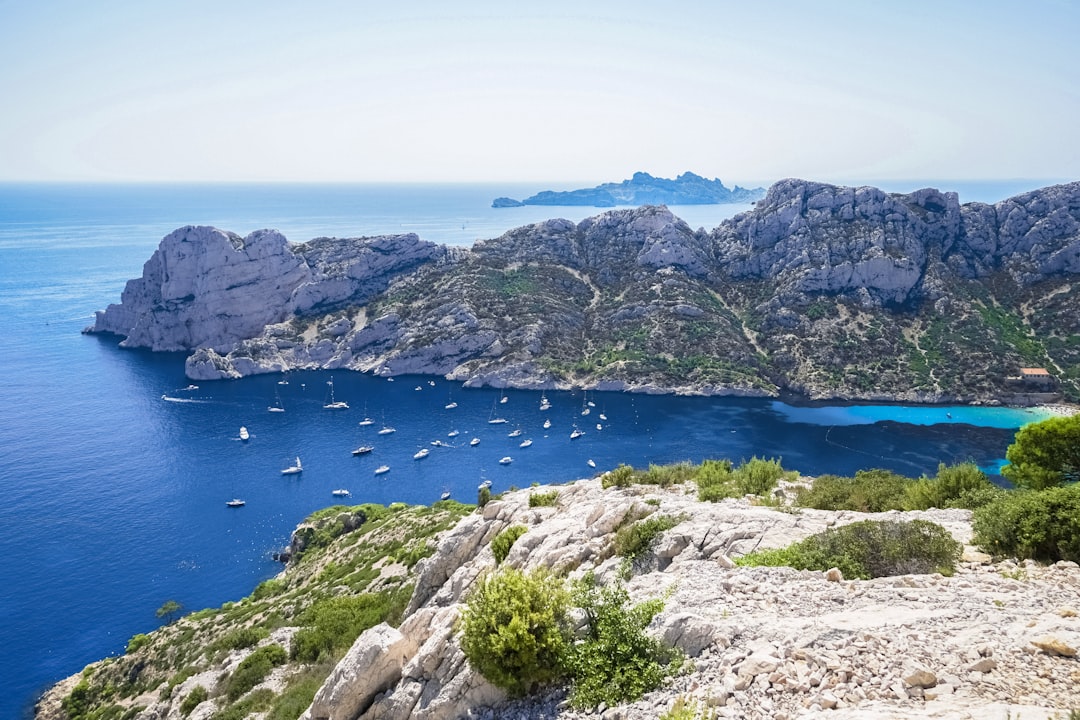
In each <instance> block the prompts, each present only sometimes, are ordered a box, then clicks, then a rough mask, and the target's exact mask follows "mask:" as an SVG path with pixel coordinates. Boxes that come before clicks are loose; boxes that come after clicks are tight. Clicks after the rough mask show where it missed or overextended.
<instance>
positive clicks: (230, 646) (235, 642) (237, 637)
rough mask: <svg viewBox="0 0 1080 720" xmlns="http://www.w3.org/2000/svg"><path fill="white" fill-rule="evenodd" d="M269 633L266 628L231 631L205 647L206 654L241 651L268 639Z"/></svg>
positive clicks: (244, 628) (246, 628)
mask: <svg viewBox="0 0 1080 720" xmlns="http://www.w3.org/2000/svg"><path fill="white" fill-rule="evenodd" d="M269 635H270V632H269V631H268V630H267V629H266V628H257V627H242V628H237V629H236V630H232V631H230V632H228V633H226V634H225V635H223V636H221V638H219V639H218V640H216V641H214V642H213V643H212V644H210V645H209V646H208V647H207V653H208V654H213V653H214V652H217V651H218V650H242V649H244V648H249V647H254V646H255V645H258V644H259V641H260V640H262V639H264V638H266V637H268V636H269Z"/></svg>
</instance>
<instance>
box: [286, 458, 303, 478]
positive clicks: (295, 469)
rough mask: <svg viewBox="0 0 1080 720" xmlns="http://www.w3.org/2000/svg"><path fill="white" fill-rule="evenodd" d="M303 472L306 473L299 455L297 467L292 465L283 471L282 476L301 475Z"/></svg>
mask: <svg viewBox="0 0 1080 720" xmlns="http://www.w3.org/2000/svg"><path fill="white" fill-rule="evenodd" d="M302 472H304V466H303V465H301V464H300V456H299V455H297V456H296V464H295V465H290V466H289V467H287V468H285V469H284V470H282V471H281V474H282V475H299V474H300V473H302Z"/></svg>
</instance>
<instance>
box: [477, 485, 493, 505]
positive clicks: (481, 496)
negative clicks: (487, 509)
mask: <svg viewBox="0 0 1080 720" xmlns="http://www.w3.org/2000/svg"><path fill="white" fill-rule="evenodd" d="M489 502H491V488H489V487H488V486H487V485H484V486H483V487H482V488H480V489H479V490H478V491H477V493H476V507H477V508H482V507H484V506H485V505H487V504H488V503H489Z"/></svg>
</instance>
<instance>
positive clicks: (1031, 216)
mask: <svg viewBox="0 0 1080 720" xmlns="http://www.w3.org/2000/svg"><path fill="white" fill-rule="evenodd" d="M256 235H258V234H256ZM262 238H263V236H262V235H260V237H259V238H245V239H243V240H240V239H239V238H236V237H235V236H230V235H227V234H226V233H222V232H220V231H216V230H213V229H210V228H195V229H191V228H187V229H183V230H179V231H177V232H176V233H173V234H172V235H170V236H169V237H167V238H166V239H165V240H163V241H162V247H161V248H160V249H159V250H158V252H157V253H155V256H154V258H151V261H150V262H148V263H147V266H146V268H145V269H144V275H143V278H141V279H139V280H133V281H131V282H130V283H129V284H128V288H127V289H126V290H125V292H124V296H123V300H122V302H121V304H120V305H118V306H117V305H114V306H110V308H109V309H108V310H107V311H106V312H105V313H103V314H99V317H98V321H97V323H96V325H95V328H94V329H95V330H99V331H108V332H114V333H117V334H120V335H126V336H127V339H126V340H125V344H127V345H140V346H147V347H153V348H155V349H187V350H195V351H196V352H195V353H194V354H193V355H192V357H191V358H190V359H189V362H188V368H187V371H188V374H189V376H191V377H192V378H197V379H213V378H221V377H239V376H242V375H247V374H251V373H256V372H271V371H277V370H284V369H290V368H318V367H322V368H350V369H356V370H364V371H375V372H378V373H382V374H390V375H393V374H401V373H437V374H442V375H447V376H449V377H452V378H456V379H460V380H462V381H465V382H467V383H471V384H480V383H488V384H492V385H496V386H499V385H515V386H520V387H553V386H566V385H572V384H578V385H584V386H588V387H597V388H604V389H629V390H642V391H678V392H691V393H736V394H767V395H775V394H779V393H782V392H794V393H800V394H804V395H807V396H809V397H814V398H842V399H885V400H906V401H947V400H951V401H979V400H983V401H988V400H992V399H995V398H999V397H1001V396H1002V394H1003V393H1004V392H1005V391H1006V386H1005V378H1006V377H1007V376H1010V375H1015V374H1016V371H1017V368H1019V367H1021V366H1037V367H1047V368H1048V369H1049V370H1050V371H1051V373H1052V374H1053V375H1055V376H1056V377H1058V378H1059V379H1060V380H1061V381H1062V383H1063V389H1064V390H1065V391H1066V392H1067V393H1072V394H1080V388H1077V387H1076V384H1075V383H1076V380H1077V378H1080V320H1078V316H1077V314H1076V313H1075V312H1072V311H1071V310H1070V308H1071V307H1076V303H1077V302H1080V289H1078V288H1077V286H1076V284H1075V283H1074V282H1073V281H1074V279H1075V277H1076V275H1077V273H1078V272H1080V183H1072V184H1068V185H1059V186H1054V187H1049V188H1044V189H1042V190H1039V191H1034V192H1030V193H1026V194H1024V195H1020V196H1017V197H1015V198H1011V199H1009V200H1005V201H1002V202H1000V203H997V204H995V205H985V204H979V203H972V204H968V205H961V204H960V203H959V199H958V198H957V196H956V195H955V193H942V192H939V191H937V190H932V189H926V190H919V191H917V192H914V193H910V194H907V195H899V194H888V193H885V192H883V191H881V190H878V189H876V188H870V187H861V188H846V187H837V186H833V185H826V184H822V183H813V182H806V181H802V180H784V181H781V182H779V183H776V184H775V185H774V186H773V187H772V188H770V190H769V192H768V194H767V196H766V197H765V199H764V200H762V201H761V202H759V203H758V205H757V206H756V207H755V208H754V210H753V211H751V212H747V213H743V214H741V215H738V216H736V217H734V218H732V219H731V220H728V221H726V222H724V223H722V224H721V225H720V226H719V227H717V228H715V229H714V230H712V231H711V232H704V231H694V230H692V229H691V228H689V227H688V226H687V225H686V224H685V223H683V222H682V221H681V220H679V219H678V218H676V217H675V216H674V215H672V214H671V213H670V212H669V211H668V210H667V209H666V208H663V207H654V206H646V207H642V208H637V209H633V210H617V211H610V212H607V213H604V214H601V215H598V216H596V217H593V218H589V219H586V220H584V221H582V222H581V223H577V224H575V223H571V222H569V221H566V220H548V221H546V222H542V223H537V224H535V225H530V226H526V227H522V228H518V229H516V230H512V231H510V232H507V233H506V234H504V235H503V236H501V237H499V238H494V239H491V240H485V241H480V242H478V243H477V244H476V245H475V246H474V247H473V248H472V249H471V250H462V249H453V250H452V249H446V248H440V247H436V246H434V245H431V244H429V243H423V242H421V241H420V240H419V239H417V238H416V237H415V236H398V237H391V238H375V239H367V240H331V239H325V238H324V239H320V240H315V241H312V242H310V243H307V244H304V245H300V246H296V247H295V248H290V247H289V246H288V245H287V244H286V243H285V242H284V239H283V238H281V237H280V235H277V234H276V233H271V232H269V231H266V232H265V239H262ZM271 239H272V242H271ZM256 240H260V242H261V243H262V244H260V242H256ZM249 245H250V246H251V247H250V248H249ZM257 248H259V251H258V252H256V249H257ZM256 278H257V279H256Z"/></svg>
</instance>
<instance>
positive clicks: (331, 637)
mask: <svg viewBox="0 0 1080 720" xmlns="http://www.w3.org/2000/svg"><path fill="white" fill-rule="evenodd" d="M394 605H395V601H394V595H393V593H391V592H381V593H365V594H363V595H351V596H340V597H331V598H324V599H322V600H319V601H318V602H316V603H315V604H313V605H312V606H311V607H310V608H308V609H307V610H305V611H304V613H303V614H302V615H301V618H300V621H301V623H303V625H304V627H302V628H300V629H299V630H297V631H296V635H294V636H293V644H292V658H293V659H294V660H299V661H300V662H316V661H318V660H320V659H323V660H325V659H328V658H334V656H335V654H336V653H338V652H339V651H343V650H345V649H347V648H348V647H349V646H351V645H352V644H353V641H354V640H356V638H357V637H359V636H360V633H362V632H364V631H365V630H367V629H368V628H370V627H374V626H375V625H378V624H379V623H380V622H383V621H384V620H386V619H387V618H388V617H389V616H390V615H391V614H392V612H393V608H394Z"/></svg>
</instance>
